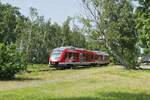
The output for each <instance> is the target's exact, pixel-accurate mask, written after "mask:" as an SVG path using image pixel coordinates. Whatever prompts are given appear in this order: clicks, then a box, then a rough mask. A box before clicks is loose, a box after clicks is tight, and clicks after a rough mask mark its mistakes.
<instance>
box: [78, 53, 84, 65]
mask: <svg viewBox="0 0 150 100" xmlns="http://www.w3.org/2000/svg"><path fill="white" fill-rule="evenodd" d="M79 58H80V63H82V62H83V53H80V57H79Z"/></svg>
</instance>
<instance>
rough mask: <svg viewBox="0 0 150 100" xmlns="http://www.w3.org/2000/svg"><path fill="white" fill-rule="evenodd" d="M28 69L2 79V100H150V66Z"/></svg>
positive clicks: (31, 67)
mask: <svg viewBox="0 0 150 100" xmlns="http://www.w3.org/2000/svg"><path fill="white" fill-rule="evenodd" d="M42 66H43V67H42ZM45 69H46V70H45ZM28 70H30V71H31V72H30V73H24V74H18V75H17V78H16V79H14V80H10V81H0V100H150V71H149V70H146V71H143V70H126V69H123V68H122V67H119V66H113V65H109V66H108V67H93V68H84V69H70V70H54V69H49V70H48V66H47V65H32V66H30V67H29V69H28Z"/></svg>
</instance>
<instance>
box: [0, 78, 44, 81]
mask: <svg viewBox="0 0 150 100" xmlns="http://www.w3.org/2000/svg"><path fill="white" fill-rule="evenodd" d="M34 80H42V79H40V78H11V79H0V81H34Z"/></svg>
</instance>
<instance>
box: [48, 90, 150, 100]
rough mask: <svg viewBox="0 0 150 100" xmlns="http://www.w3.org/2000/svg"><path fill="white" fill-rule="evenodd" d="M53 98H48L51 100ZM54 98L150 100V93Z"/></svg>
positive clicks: (66, 99)
mask: <svg viewBox="0 0 150 100" xmlns="http://www.w3.org/2000/svg"><path fill="white" fill-rule="evenodd" d="M50 99H51V98H47V100H50ZM52 100H150V95H148V94H145V93H122V92H109V93H99V94H98V95H96V96H95V97H90V96H89V97H71V98H64V97H62V98H53V99H52Z"/></svg>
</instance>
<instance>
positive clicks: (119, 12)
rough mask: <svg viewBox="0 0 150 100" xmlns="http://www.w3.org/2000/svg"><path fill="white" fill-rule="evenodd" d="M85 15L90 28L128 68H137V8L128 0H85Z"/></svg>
mask: <svg viewBox="0 0 150 100" xmlns="http://www.w3.org/2000/svg"><path fill="white" fill-rule="evenodd" d="M82 3H83V7H84V8H85V14H84V15H83V16H82V17H81V20H82V22H83V23H84V25H85V26H86V27H87V29H88V32H89V33H90V34H92V36H94V37H95V39H96V40H97V41H99V42H100V43H102V44H104V45H105V48H106V49H107V50H108V52H109V53H110V55H111V56H113V58H114V59H115V60H116V61H117V62H118V63H119V64H122V65H123V66H125V67H126V68H135V67H136V66H138V64H137V56H138V52H137V51H138V50H137V48H136V43H137V33H136V30H135V21H134V16H133V8H132V5H131V2H130V1H128V0H82Z"/></svg>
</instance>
